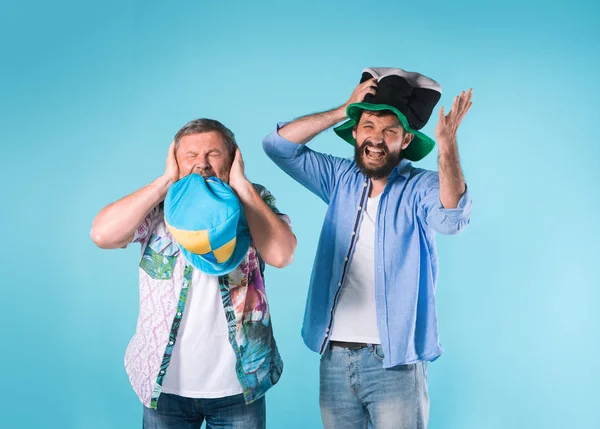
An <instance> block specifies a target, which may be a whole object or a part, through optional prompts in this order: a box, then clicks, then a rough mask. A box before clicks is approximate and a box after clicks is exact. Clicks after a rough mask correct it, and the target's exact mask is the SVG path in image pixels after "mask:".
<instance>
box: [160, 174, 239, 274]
mask: <svg viewBox="0 0 600 429" xmlns="http://www.w3.org/2000/svg"><path fill="white" fill-rule="evenodd" d="M164 213H165V223H166V225H167V229H168V230H169V232H170V233H171V235H172V236H173V238H175V240H176V241H177V243H178V244H179V247H180V249H181V252H182V253H183V254H184V256H185V257H186V259H187V260H188V261H189V262H190V263H191V264H192V265H193V266H194V267H196V268H197V269H199V270H200V271H202V272H204V273H206V274H209V275H214V276H220V275H225V274H228V273H230V272H231V271H233V270H234V269H236V268H237V267H238V265H239V264H240V263H241V262H242V261H243V260H244V257H245V256H246V253H247V252H248V248H249V247H250V231H249V229H248V224H247V222H246V217H245V215H244V208H243V206H242V204H241V203H240V200H239V199H238V197H237V195H236V194H235V192H233V190H232V189H231V187H230V186H229V185H228V184H227V183H225V182H223V181H222V180H220V179H218V178H217V177H207V178H204V177H202V176H200V175H199V174H190V175H189V176H186V177H184V178H182V179H180V180H178V181H177V182H175V183H174V184H173V185H171V187H170V188H169V190H168V192H167V196H166V197H165V202H164Z"/></svg>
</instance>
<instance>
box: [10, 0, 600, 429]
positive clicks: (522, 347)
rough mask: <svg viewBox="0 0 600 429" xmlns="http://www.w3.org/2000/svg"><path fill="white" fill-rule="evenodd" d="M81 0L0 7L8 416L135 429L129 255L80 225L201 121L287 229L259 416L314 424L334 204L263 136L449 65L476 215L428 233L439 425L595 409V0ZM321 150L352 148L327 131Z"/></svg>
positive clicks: (155, 171) (448, 90)
mask: <svg viewBox="0 0 600 429" xmlns="http://www.w3.org/2000/svg"><path fill="white" fill-rule="evenodd" d="M83 3H84V2H75V1H70V2H66V1H59V2H41V1H37V2H32V1H22V2H16V1H3V2H2V5H1V6H0V60H1V67H0V77H1V78H0V137H1V141H0V143H1V144H0V151H1V152H0V164H1V168H0V177H1V180H2V184H3V198H2V211H1V215H0V216H2V217H1V222H2V227H3V228H2V229H3V234H2V236H3V237H4V242H3V245H2V246H1V248H0V257H1V260H2V276H1V278H0V282H1V284H2V288H1V289H2V298H1V299H0V322H1V324H0V326H1V329H2V349H1V354H0V359H1V361H0V365H1V371H2V386H1V390H0V426H2V427H3V428H37V427H52V428H86V429H87V428H90V429H94V428H132V427H140V426H141V413H142V406H141V404H140V403H139V401H138V399H137V398H136V396H135V395H134V393H133V391H132V389H131V388H130V386H129V382H128V379H127V376H126V374H125V371H124V368H123V355H124V351H125V348H126V346H127V343H128V341H129V339H130V338H131V336H132V334H133V332H134V329H135V323H136V317H137V303H138V291H137V283H136V282H137V269H136V265H137V262H138V258H139V254H138V249H137V248H135V246H134V247H133V248H131V249H129V250H126V251H101V250H99V249H97V248H95V247H94V245H93V243H92V242H91V240H90V239H89V229H90V225H91V221H92V219H93V217H94V216H95V214H96V213H97V212H98V211H99V210H100V209H101V208H102V207H103V206H104V205H105V204H107V203H109V202H111V201H113V200H115V199H117V198H119V197H121V196H123V195H125V194H127V193H130V192H132V191H134V190H136V189H137V188H139V187H141V186H143V185H145V184H146V183H148V182H150V181H151V180H153V179H154V178H155V177H157V176H158V175H160V174H161V173H162V171H163V167H164V159H165V156H166V151H167V147H168V145H169V143H170V141H171V139H172V137H173V135H174V134H175V132H176V131H177V130H178V129H179V128H180V127H181V126H182V125H183V124H184V123H185V122H187V121H188V120H190V119H193V118H197V117H212V118H216V119H219V120H221V121H222V122H223V123H225V124H226V125H227V126H229V127H230V128H232V129H233V131H234V132H235V133H236V136H237V138H238V141H239V143H240V146H241V148H242V151H243V154H244V157H245V161H246V165H247V175H248V177H249V178H250V179H251V180H253V181H256V182H260V183H263V184H265V185H267V186H268V187H269V188H270V189H271V190H272V192H273V193H274V195H275V196H276V197H277V200H278V205H279V207H280V208H281V209H282V210H284V211H285V212H287V213H289V214H290V215H291V217H292V221H293V223H294V230H295V233H296V234H297V236H298V237H299V245H298V250H297V254H296V259H295V261H294V263H293V264H292V265H291V266H289V267H287V268H285V269H283V270H280V271H278V270H275V269H272V268H269V269H268V278H267V286H268V289H269V295H270V301H271V307H272V313H273V320H274V327H275V334H276V338H277V339H278V343H279V346H280V349H281V352H282V355H283V358H284V360H285V370H284V374H283V377H282V380H281V382H280V383H279V384H278V385H277V386H276V387H275V388H273V389H272V390H271V391H270V393H269V394H268V396H267V404H268V406H267V407H268V426H269V427H270V428H319V427H321V422H320V416H319V408H318V355H317V354H313V353H312V352H309V351H308V349H306V348H305V347H304V345H303V343H302V341H301V338H300V326H301V323H302V315H303V310H304V302H305V299H306V293H307V285H308V280H309V276H310V270H311V266H312V259H313V256H314V253H315V248H316V243H317V238H318V234H319V226H320V224H321V222H322V218H323V215H324V213H325V205H324V204H322V203H321V202H320V201H319V200H318V199H317V198H316V197H315V196H313V195H311V194H309V192H308V191H306V190H304V189H303V188H301V187H300V186H299V185H297V184H295V183H294V182H293V181H292V180H291V179H290V178H288V177H287V176H286V175H284V173H282V172H281V171H279V170H278V169H277V168H276V167H275V166H274V165H273V164H272V163H271V162H270V161H269V160H268V159H267V157H266V156H265V155H264V153H263V152H262V148H261V138H262V137H263V136H264V135H266V134H267V133H268V132H270V131H271V130H272V129H273V127H274V126H275V123H276V122H277V121H281V120H289V119H292V118H294V117H297V116H300V115H303V114H307V113H311V112H314V111H318V110H325V109H328V108H331V107H335V106H337V105H339V104H341V103H343V102H344V101H345V100H346V99H347V98H348V96H349V95H350V93H351V91H352V89H353V87H354V86H355V85H356V83H357V82H358V79H359V78H360V74H361V70H362V68H364V67H369V66H394V67H402V68H405V69H407V70H416V71H420V72H422V73H425V74H427V75H429V76H431V77H434V78H435V79H437V80H438V81H440V83H441V84H442V85H443V88H444V94H443V96H442V100H441V104H442V105H444V106H446V107H449V105H450V104H451V101H452V97H453V96H454V95H455V94H457V93H459V92H460V91H461V90H462V89H468V88H469V87H473V101H474V105H473V108H472V109H471V111H470V112H469V114H468V116H467V118H466V119H465V121H464V122H463V125H462V128H461V130H460V132H459V145H460V149H461V156H462V162H463V167H464V171H465V175H466V178H467V181H468V183H469V186H470V190H471V192H472V197H473V201H474V211H473V216H472V223H471V225H470V227H469V228H468V229H467V230H466V231H465V232H464V233H463V234H461V235H459V236H457V237H439V239H438V244H439V253H440V263H441V266H440V270H441V272H440V279H439V288H438V310H439V314H440V320H441V321H440V324H441V335H442V344H443V346H444V348H445V350H446V353H445V354H444V355H443V356H442V357H441V358H440V359H439V360H437V361H436V362H435V363H433V364H431V365H430V367H429V368H430V370H429V391H430V396H431V420H430V428H436V429H437V428H444V429H448V428H460V429H471V428H473V429H475V428H477V429H480V428H490V429H495V428H546V429H550V428H552V429H554V428H591V427H600V408H599V407H598V404H599V403H600V400H599V399H600V394H599V393H598V385H599V384H600V375H599V371H600V364H599V363H598V362H599V360H598V358H597V354H598V352H599V351H600V346H599V345H598V343H599V341H598V340H599V339H600V338H599V330H598V327H599V326H600V316H599V313H598V310H597V307H598V302H599V298H600V293H599V291H598V289H599V286H600V281H599V276H598V269H597V267H598V259H599V256H600V252H599V250H598V237H599V235H600V222H599V218H600V217H599V215H598V212H599V210H600V203H599V201H600V198H599V197H600V192H599V188H598V181H599V180H600V173H599V168H598V158H599V155H600V148H599V143H600V142H599V138H598V130H597V125H598V113H599V109H598V100H599V97H598V96H599V95H600V89H599V87H600V85H599V84H598V76H599V75H600V62H599V61H600V60H599V58H600V56H599V48H598V46H600V30H598V27H597V22H598V19H599V16H600V6H599V5H598V3H597V2H596V3H594V2H592V1H587V2H586V1H564V0H561V1H555V2H554V3H553V2H552V1H551V0H547V1H535V0H534V1H530V2H524V3H523V4H521V2H517V1H516V0H508V1H503V2H493V3H490V2H479V1H474V0H473V1H453V2H442V1H423V2H399V1H379V2H374V3H371V4H367V3H366V2H364V1H361V2H359V1H348V0H347V1H344V2H333V1H332V2H318V1H313V0H311V1H306V0H305V1H302V2H299V1H295V2H275V1H272V2H257V3H246V2H241V1H239V2H226V1H223V2H208V1H196V2H184V1H180V2H176V3H175V2H173V5H167V3H166V2H158V1H119V2H117V1H104V2H94V3H89V2H88V4H83ZM438 107H439V106H438ZM434 118H435V115H434ZM434 126H435V119H434V120H433V121H431V122H430V124H428V126H427V127H426V128H425V131H426V132H427V133H429V134H430V135H432V134H433V129H434ZM312 147H314V148H317V149H319V150H322V151H325V152H329V153H333V154H337V155H342V156H350V155H351V148H350V146H348V145H346V144H345V143H343V142H342V141H341V140H340V139H338V138H336V137H335V135H334V134H333V132H331V131H328V132H326V133H324V134H323V135H321V136H319V137H318V138H317V139H316V141H315V142H313V143H312ZM417 165H419V166H423V167H426V168H436V163H435V155H433V156H429V157H428V158H427V159H426V160H425V161H423V162H420V163H418V164H417Z"/></svg>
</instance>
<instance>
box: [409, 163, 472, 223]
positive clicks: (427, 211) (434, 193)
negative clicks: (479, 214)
mask: <svg viewBox="0 0 600 429" xmlns="http://www.w3.org/2000/svg"><path fill="white" fill-rule="evenodd" d="M420 186H421V193H420V194H421V200H420V204H419V217H420V218H421V220H422V221H423V223H424V224H425V225H426V226H427V227H429V228H431V229H433V230H434V231H436V232H438V233H440V234H444V235H454V234H457V233H459V232H461V231H462V230H463V229H465V228H466V227H467V225H469V222H470V220H471V207H472V202H471V196H470V195H469V189H468V187H465V192H464V193H463V194H462V196H461V198H460V200H459V201H458V205H457V206H456V208H452V209H449V208H444V206H443V205H442V202H441V199H440V181H439V176H438V173H433V172H432V173H431V174H429V175H428V176H427V177H426V178H425V179H424V180H422V181H421V185H420Z"/></svg>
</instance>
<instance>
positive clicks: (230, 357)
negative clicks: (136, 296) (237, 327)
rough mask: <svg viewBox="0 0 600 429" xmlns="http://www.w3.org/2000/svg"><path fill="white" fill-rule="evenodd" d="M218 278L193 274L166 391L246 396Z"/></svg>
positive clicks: (194, 395)
mask: <svg viewBox="0 0 600 429" xmlns="http://www.w3.org/2000/svg"><path fill="white" fill-rule="evenodd" d="M235 364H236V360H235V353H234V352H233V348H232V347H231V344H230V343H229V339H228V335H227V320H226V319H225V310H224V309H223V302H222V300H221V292H220V290H219V280H218V277H216V276H210V275H207V274H204V273H203V272H201V271H200V270H197V269H194V270H193V271H192V281H191V284H190V286H189V290H188V296H187V301H186V305H185V311H184V313H183V318H182V319H181V325H180V326H179V332H178V334H177V341H176V343H175V347H174V348H173V354H172V355H171V362H170V364H169V368H168V369H167V374H166V375H165V379H164V381H163V388H162V391H163V392H165V393H170V394H174V395H179V396H184V397H187V398H207V399H210V398H223V397H226V396H232V395H237V394H239V393H242V391H243V389H242V386H241V384H240V382H239V380H238V378H237V375H236V372H235Z"/></svg>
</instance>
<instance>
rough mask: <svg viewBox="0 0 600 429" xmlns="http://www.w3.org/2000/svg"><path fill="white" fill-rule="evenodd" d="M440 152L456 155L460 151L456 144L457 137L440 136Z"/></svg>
mask: <svg viewBox="0 0 600 429" xmlns="http://www.w3.org/2000/svg"><path fill="white" fill-rule="evenodd" d="M437 140H438V153H439V154H440V155H442V154H449V155H455V154H457V153H458V145H457V144H456V139H455V138H454V139H452V138H438V139H437Z"/></svg>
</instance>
